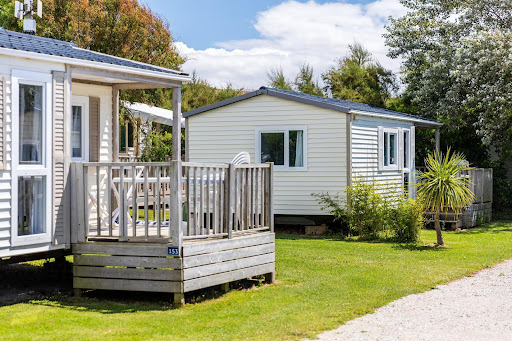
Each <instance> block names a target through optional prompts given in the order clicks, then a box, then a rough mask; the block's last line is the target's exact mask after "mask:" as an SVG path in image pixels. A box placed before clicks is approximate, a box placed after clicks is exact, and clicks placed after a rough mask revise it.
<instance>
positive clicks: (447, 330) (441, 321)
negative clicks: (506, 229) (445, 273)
mask: <svg viewBox="0 0 512 341" xmlns="http://www.w3.org/2000/svg"><path fill="white" fill-rule="evenodd" d="M318 338H319V339H320V340H464V341H466V340H485V341H494V340H511V341H512V259H510V260H507V261H505V262H503V263H500V264H498V265H496V266H495V267H493V268H490V269H485V270H482V271H480V272H478V273H476V274H475V275H473V276H472V277H465V278H462V279H460V280H457V281H454V282H452V283H449V284H446V285H440V286H438V287H437V289H434V290H431V291H427V292H424V293H421V294H415V295H409V296H406V297H402V298H401V299H399V300H397V301H394V302H392V303H390V304H388V305H386V306H384V307H382V308H379V309H377V310H376V311H375V312H374V313H373V314H368V315H365V316H362V317H359V318H357V319H355V320H352V321H349V322H347V323H346V324H344V325H342V326H340V327H339V328H338V329H336V330H332V331H329V332H325V333H323V334H320V335H319V336H318Z"/></svg>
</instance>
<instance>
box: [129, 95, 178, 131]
mask: <svg viewBox="0 0 512 341" xmlns="http://www.w3.org/2000/svg"><path fill="white" fill-rule="evenodd" d="M123 105H124V107H125V108H126V109H128V110H129V111H130V113H131V115H132V116H133V117H135V118H140V119H141V120H142V121H144V122H148V121H151V122H155V123H161V124H165V125H168V126H172V117H173V116H172V110H167V109H163V108H158V107H154V106H151V105H147V104H144V103H137V102H135V103H130V102H127V101H124V102H123ZM181 127H182V128H184V127H185V119H184V118H183V117H181Z"/></svg>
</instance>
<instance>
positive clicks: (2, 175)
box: [0, 56, 65, 257]
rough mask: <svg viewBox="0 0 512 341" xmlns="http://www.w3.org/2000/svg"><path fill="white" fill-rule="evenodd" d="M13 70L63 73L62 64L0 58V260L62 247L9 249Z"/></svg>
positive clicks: (42, 246) (44, 246)
mask: <svg viewBox="0 0 512 341" xmlns="http://www.w3.org/2000/svg"><path fill="white" fill-rule="evenodd" d="M13 69H18V70H27V71H36V72H47V73H51V71H54V70H55V71H65V67H64V65H62V64H55V63H47V62H40V61H34V60H28V59H25V58H15V57H5V56H0V75H3V76H4V77H5V80H6V88H5V89H4V91H5V92H6V98H5V100H6V106H5V115H6V116H5V135H6V136H5V142H6V147H5V152H6V154H5V167H6V170H3V171H0V257H9V256H14V255H20V254H26V253H33V252H41V251H47V250H51V249H61V248H63V247H64V246H52V245H51V244H50V243H47V244H38V245H36V246H23V247H16V248H11V160H12V155H11V150H12V143H11V141H12V133H13V132H12V125H11V122H12V101H13V97H12V83H11V72H12V70H13Z"/></svg>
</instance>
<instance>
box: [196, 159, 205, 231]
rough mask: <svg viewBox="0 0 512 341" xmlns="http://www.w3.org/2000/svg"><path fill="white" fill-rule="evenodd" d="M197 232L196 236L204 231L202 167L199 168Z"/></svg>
mask: <svg viewBox="0 0 512 341" xmlns="http://www.w3.org/2000/svg"><path fill="white" fill-rule="evenodd" d="M199 184H200V187H199V219H198V220H199V231H196V232H197V234H198V235H202V231H203V229H204V206H203V205H204V181H203V167H200V168H199Z"/></svg>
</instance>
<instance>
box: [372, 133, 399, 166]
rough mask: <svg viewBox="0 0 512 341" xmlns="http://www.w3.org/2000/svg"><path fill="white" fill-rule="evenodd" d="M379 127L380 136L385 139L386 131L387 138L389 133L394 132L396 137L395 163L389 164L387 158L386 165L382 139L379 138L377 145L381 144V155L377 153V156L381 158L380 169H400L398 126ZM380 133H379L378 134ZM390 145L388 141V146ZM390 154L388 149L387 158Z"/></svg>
mask: <svg viewBox="0 0 512 341" xmlns="http://www.w3.org/2000/svg"><path fill="white" fill-rule="evenodd" d="M380 129H382V138H383V139H385V138H386V133H387V134H388V138H389V135H390V134H394V135H396V138H395V155H396V159H397V160H396V162H395V164H393V165H391V164H389V160H388V165H387V166H386V165H385V162H384V161H385V160H384V155H385V154H386V153H385V151H384V148H385V145H384V140H383V139H381V138H379V142H378V143H379V145H380V144H382V153H381V155H379V158H380V160H381V162H380V163H381V165H382V166H381V170H399V169H400V162H401V159H402V158H401V157H400V146H399V144H400V129H398V128H384V127H381V128H380ZM379 135H380V134H379ZM389 146H390V143H389V142H388V147H389ZM390 155H391V153H390V150H388V158H389V156H390Z"/></svg>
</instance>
